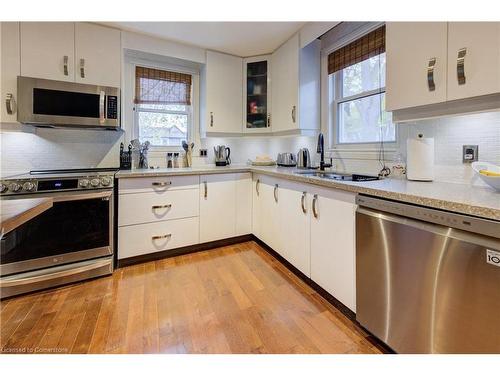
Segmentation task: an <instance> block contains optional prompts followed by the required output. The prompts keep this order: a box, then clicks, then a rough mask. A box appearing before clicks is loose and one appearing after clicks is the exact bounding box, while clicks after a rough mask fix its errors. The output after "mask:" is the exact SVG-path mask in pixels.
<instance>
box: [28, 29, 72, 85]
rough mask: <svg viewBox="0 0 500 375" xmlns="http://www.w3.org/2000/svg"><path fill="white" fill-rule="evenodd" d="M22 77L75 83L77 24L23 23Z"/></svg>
mask: <svg viewBox="0 0 500 375" xmlns="http://www.w3.org/2000/svg"><path fill="white" fill-rule="evenodd" d="M20 40H21V75H23V76H27V77H35V78H45V79H54V80H58V81H74V80H75V69H74V67H75V24H74V23H73V22H21V38H20Z"/></svg>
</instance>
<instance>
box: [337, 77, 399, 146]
mask: <svg viewBox="0 0 500 375" xmlns="http://www.w3.org/2000/svg"><path fill="white" fill-rule="evenodd" d="M342 73H343V72H342V70H340V71H338V72H336V73H333V74H330V75H329V76H328V85H329V86H333V87H331V88H330V89H329V100H330V101H331V102H332V104H331V109H330V111H331V121H332V123H331V124H329V126H330V127H331V130H332V136H333V139H332V141H333V142H332V147H333V149H337V150H338V149H342V148H345V149H363V150H372V149H375V148H377V146H379V145H380V141H376V142H353V143H343V142H339V132H340V120H341V116H340V113H339V107H340V105H341V104H343V103H348V102H352V101H354V100H357V99H363V98H368V97H370V96H374V95H382V94H384V93H385V86H383V87H378V88H376V89H372V90H367V91H362V92H360V93H358V94H354V95H349V96H342V94H341V93H342V91H343V90H342V86H343V77H344V75H343V74H342ZM331 98H333V100H332V99H331ZM397 140H398V130H397V126H395V127H394V141H384V147H385V146H387V148H391V146H392V145H393V144H395V143H397Z"/></svg>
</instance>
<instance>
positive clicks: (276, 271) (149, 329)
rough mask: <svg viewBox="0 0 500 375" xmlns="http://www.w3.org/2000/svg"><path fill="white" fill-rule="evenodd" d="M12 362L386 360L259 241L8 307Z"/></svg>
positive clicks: (5, 321) (5, 340)
mask: <svg viewBox="0 0 500 375" xmlns="http://www.w3.org/2000/svg"><path fill="white" fill-rule="evenodd" d="M0 325H1V336H0V347H1V348H2V352H3V353H16V352H21V353H30V352H37V353H380V351H379V349H378V348H377V347H376V346H374V345H373V344H372V343H371V342H370V341H368V340H367V339H366V337H365V333H364V332H363V331H362V330H361V329H359V328H358V327H357V326H356V324H354V323H353V322H351V321H350V320H349V319H347V318H346V317H345V316H344V315H343V314H341V313H340V312H339V311H337V310H336V309H335V308H334V307H332V306H331V305H330V304H328V303H327V302H326V301H325V300H324V299H323V298H322V297H321V296H319V295H318V294H317V293H316V292H315V291H313V290H312V289H311V288H310V287H309V286H308V285H306V284H305V283H304V282H303V281H301V280H300V279H298V278H297V277H296V276H295V275H293V274H292V273H290V272H289V271H288V270H287V269H286V268H285V267H284V266H283V265H282V264H281V263H279V262H278V261H277V260H275V259H274V258H273V257H272V256H271V255H269V254H268V253H267V252H266V251H265V250H263V249H262V248H261V247H260V246H259V245H257V244H256V243H255V242H245V243H242V244H238V245H232V246H227V247H222V248H218V249H214V250H208V251H203V252H199V253H194V254H188V255H182V256H178V257H174V258H169V259H163V260H159V261H154V262H148V263H143V264H139V265H135V266H129V267H125V268H121V269H118V270H117V271H115V273H114V274H113V275H112V276H109V277H104V278H100V279H96V280H91V281H87V282H84V283H80V284H75V285H71V286H67V287H62V288H58V289H53V290H50V291H45V292H40V293H34V294H31V295H26V296H21V297H17V298H11V299H8V300H5V301H2V302H1V313H0Z"/></svg>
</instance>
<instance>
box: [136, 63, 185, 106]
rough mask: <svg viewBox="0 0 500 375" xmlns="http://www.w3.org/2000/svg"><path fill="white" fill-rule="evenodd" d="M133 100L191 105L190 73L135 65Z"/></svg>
mask: <svg viewBox="0 0 500 375" xmlns="http://www.w3.org/2000/svg"><path fill="white" fill-rule="evenodd" d="M134 102H135V103H136V104H179V105H191V75H189V74H184V73H178V72H172V71H168V70H161V69H153V68H146V67H142V66H136V68H135V100H134Z"/></svg>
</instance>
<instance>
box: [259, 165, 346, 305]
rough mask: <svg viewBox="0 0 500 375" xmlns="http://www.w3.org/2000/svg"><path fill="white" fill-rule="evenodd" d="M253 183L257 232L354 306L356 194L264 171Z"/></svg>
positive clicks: (337, 297) (317, 281)
mask: <svg viewBox="0 0 500 375" xmlns="http://www.w3.org/2000/svg"><path fill="white" fill-rule="evenodd" d="M253 188H254V191H253V199H254V200H253V213H252V220H253V228H254V234H255V235H256V236H257V237H258V238H259V239H260V240H262V241H263V242H265V243H266V244H267V245H269V246H270V247H271V248H272V249H273V250H275V251H276V252H277V253H278V254H280V255H281V256H282V257H284V258H285V259H286V260H287V261H289V262H290V263H291V264H292V265H293V266H294V267H296V268H297V269H299V270H300V271H301V272H302V273H303V274H305V275H306V276H308V277H310V278H311V279H312V280H313V281H314V282H316V283H317V284H318V285H319V286H321V287H322V288H323V289H325V290H326V291H327V292H329V293H330V294H331V295H332V296H334V297H335V298H336V299H338V300H339V301H340V302H342V303H343V304H344V305H346V306H347V307H349V308H350V309H351V310H353V311H356V298H355V294H356V293H355V292H356V289H355V279H356V274H355V213H356V204H355V197H356V195H355V194H354V193H349V192H344V191H339V190H336V189H328V188H319V187H315V186H312V185H308V184H302V183H295V182H291V181H288V180H282V179H278V178H273V177H269V176H264V175H255V176H254V182H253Z"/></svg>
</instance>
